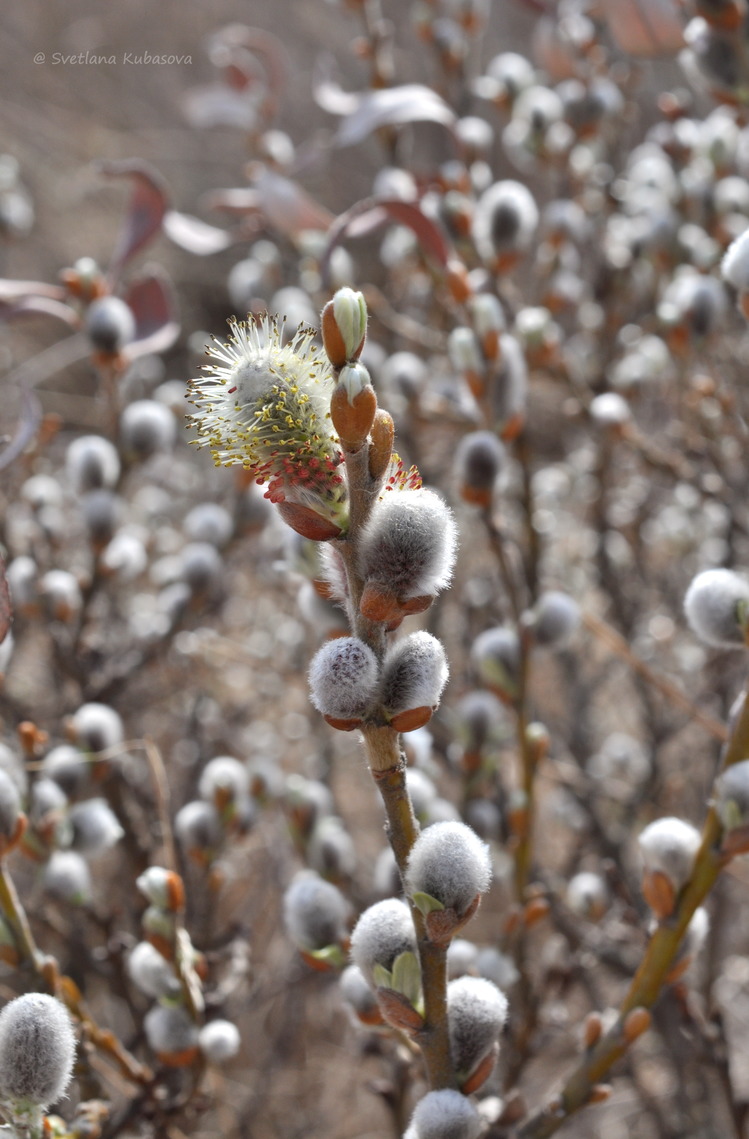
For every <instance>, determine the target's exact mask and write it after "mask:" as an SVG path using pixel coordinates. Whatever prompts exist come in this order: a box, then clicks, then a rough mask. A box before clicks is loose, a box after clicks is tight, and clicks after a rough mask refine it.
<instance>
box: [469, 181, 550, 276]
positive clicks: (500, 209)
mask: <svg viewBox="0 0 749 1139" xmlns="http://www.w3.org/2000/svg"><path fill="white" fill-rule="evenodd" d="M538 216H539V215H538V206H537V205H536V201H535V199H534V197H533V195H532V194H531V192H530V190H529V189H528V188H527V187H526V186H524V185H523V184H522V183H521V182H515V181H514V180H513V179H509V178H508V179H506V180H505V181H501V182H495V183H494V185H493V186H490V187H489V189H488V190H486V191H485V192H484V193H483V194H482V195H481V197H480V198H479V200H478V202H477V203H476V208H475V210H474V215H473V239H474V241H475V242H476V248H477V250H478V252H479V256H480V257H481V258H482V260H483V261H485V262H486V263H488V264H491V262H492V261H493V260H494V258H495V257H496V256H497V254H499V253H506V252H522V251H523V250H525V249H527V248H528V246H529V245H530V243H531V241H532V239H533V235H534V234H535V232H536V227H537V226H538Z"/></svg>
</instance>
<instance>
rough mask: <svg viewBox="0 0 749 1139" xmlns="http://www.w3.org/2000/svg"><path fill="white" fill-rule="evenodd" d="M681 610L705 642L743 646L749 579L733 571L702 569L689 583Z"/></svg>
mask: <svg viewBox="0 0 749 1139" xmlns="http://www.w3.org/2000/svg"><path fill="white" fill-rule="evenodd" d="M742 610H743V613H742ZM684 612H685V614H686V617H687V621H688V622H689V625H690V627H691V628H692V630H693V631H694V632H695V633H696V634H697V636H698V637H699V638H700V639H701V640H703V641H705V642H706V643H707V644H708V645H715V646H717V647H727V648H730V647H732V646H734V645H743V644H744V643H745V632H744V626H745V624H746V621H747V619H748V618H749V582H747V581H746V579H745V578H743V577H740V576H739V574H737V573H734V571H733V570H729V569H711V570H705V571H704V572H703V573H700V574H698V575H697V577H696V578H695V579H694V580H693V582H692V584H691V585H690V586H689V589H688V590H687V594H686V597H685V598H684Z"/></svg>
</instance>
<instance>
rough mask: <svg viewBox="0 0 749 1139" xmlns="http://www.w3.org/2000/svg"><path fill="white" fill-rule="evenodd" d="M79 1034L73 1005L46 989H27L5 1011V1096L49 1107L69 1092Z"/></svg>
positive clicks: (0, 1091)
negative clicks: (69, 1007)
mask: <svg viewBox="0 0 749 1139" xmlns="http://www.w3.org/2000/svg"><path fill="white" fill-rule="evenodd" d="M74 1060H75V1035H74V1033H73V1026H72V1024H71V1021H70V1017H69V1015H68V1012H67V1009H66V1008H65V1006H64V1005H63V1004H61V1002H60V1001H58V1000H56V999H55V998H54V997H49V996H46V994H44V993H26V994H24V996H21V997H17V998H16V999H15V1000H14V1001H11V1002H10V1004H7V1005H6V1006H5V1008H4V1009H3V1010H2V1012H0V1098H2V1099H4V1100H26V1101H28V1102H29V1103H33V1104H37V1105H38V1106H39V1107H41V1108H46V1107H47V1106H48V1105H49V1104H51V1103H54V1102H55V1100H58V1099H60V1097H61V1096H63V1095H64V1094H65V1090H66V1089H67V1086H68V1084H69V1083H70V1077H71V1074H72V1072H73V1062H74Z"/></svg>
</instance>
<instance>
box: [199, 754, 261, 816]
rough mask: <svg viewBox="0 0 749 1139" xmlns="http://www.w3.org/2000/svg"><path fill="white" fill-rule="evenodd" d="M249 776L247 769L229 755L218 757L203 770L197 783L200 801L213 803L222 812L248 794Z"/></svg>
mask: <svg viewBox="0 0 749 1139" xmlns="http://www.w3.org/2000/svg"><path fill="white" fill-rule="evenodd" d="M249 787H250V776H249V772H248V771H247V768H246V767H245V765H244V764H243V763H240V761H239V760H238V759H234V757H233V756H230V755H218V756H216V758H215V759H212V760H210V762H209V763H207V764H206V765H205V767H204V769H203V773H202V775H201V776H200V782H199V783H198V791H199V793H200V797H201V799H205V800H206V802H208V803H213V804H214V805H215V806H216V807H217V808H218V810H219V811H223V810H224V809H225V808H226V807H228V806H229V805H230V804H232V803H236V802H237V800H239V799H242V798H244V796H246V795H247V794H248V792H249Z"/></svg>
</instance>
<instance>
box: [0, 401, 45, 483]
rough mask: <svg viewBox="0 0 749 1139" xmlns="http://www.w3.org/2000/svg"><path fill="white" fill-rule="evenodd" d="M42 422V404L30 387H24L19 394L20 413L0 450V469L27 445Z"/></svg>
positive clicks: (21, 452) (7, 465) (6, 465)
mask: <svg viewBox="0 0 749 1139" xmlns="http://www.w3.org/2000/svg"><path fill="white" fill-rule="evenodd" d="M41 422H42V405H41V403H40V402H39V399H38V397H37V395H36V394H35V393H34V392H33V391H31V389H30V388H27V387H24V388H23V391H22V394H21V414H20V417H19V419H18V423H17V425H16V430H15V432H14V433H13V437H12V438H11V440H10V442H9V443H8V445H7V447H6V448H5V450H4V451H2V452H0V471H2V470H5V468H6V467H9V466H10V464H11V463H12V462H13V460H14V459H17V458H18V456H19V455H22V454H23V452H24V451H25V450H26V448H27V447H28V445H29V443H30V442H31V440H32V439H33V438H34V436H35V435H36V433H37V431H38V430H39V427H40V425H41Z"/></svg>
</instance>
